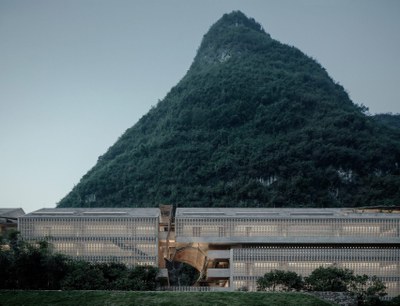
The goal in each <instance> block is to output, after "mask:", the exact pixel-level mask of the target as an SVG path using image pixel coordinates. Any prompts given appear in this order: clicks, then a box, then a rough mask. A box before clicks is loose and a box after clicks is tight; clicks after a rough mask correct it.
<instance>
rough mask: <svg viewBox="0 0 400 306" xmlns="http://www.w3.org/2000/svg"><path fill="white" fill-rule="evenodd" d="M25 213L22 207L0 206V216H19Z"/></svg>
mask: <svg viewBox="0 0 400 306" xmlns="http://www.w3.org/2000/svg"><path fill="white" fill-rule="evenodd" d="M22 215H25V212H24V210H23V209H22V208H0V217H19V216H22Z"/></svg>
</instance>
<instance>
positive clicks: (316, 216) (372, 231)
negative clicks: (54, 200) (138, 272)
mask: <svg viewBox="0 0 400 306" xmlns="http://www.w3.org/2000/svg"><path fill="white" fill-rule="evenodd" d="M173 217H174V218H173ZM19 230H20V231H21V235H22V237H23V238H24V239H26V240H28V241H37V240H40V239H44V238H46V239H47V240H48V241H49V242H51V243H52V245H54V248H55V250H56V251H58V252H62V253H65V254H67V255H70V256H72V257H74V258H79V259H84V260H89V261H97V262H106V261H118V262H122V263H125V264H127V265H129V266H133V265H154V266H158V267H159V268H161V272H162V275H163V276H164V277H168V272H167V271H166V269H165V268H166V263H167V262H168V261H179V262H185V263H187V264H190V265H191V266H193V267H195V268H196V269H197V270H198V271H199V272H200V276H201V277H200V278H199V280H198V283H197V285H205V286H212V287H214V288H215V289H219V290H227V291H229V290H239V289H243V288H246V289H247V290H256V281H257V279H258V278H259V277H261V276H263V275H264V274H265V273H266V272H269V271H271V270H274V269H278V270H286V271H294V272H296V273H298V274H301V275H302V276H303V277H306V276H308V275H309V274H310V273H311V272H312V271H313V270H315V269H316V268H318V267H320V266H325V267H327V266H331V265H335V266H337V267H341V268H348V269H351V270H353V271H354V273H355V274H360V275H361V274H367V275H369V276H373V275H376V276H377V277H379V278H380V279H381V280H382V281H384V282H385V284H386V286H387V292H388V295H389V296H396V295H399V294H400V211H399V210H394V211H389V210H387V211H379V210H376V211H374V210H369V209H365V210H360V209H292V208H291V209H285V208H282V209H272V208H271V209H269V208H265V209H258V208H178V209H177V210H176V213H175V216H173V214H172V207H170V206H163V207H161V208H160V209H158V208H114V209H105V208H92V209H83V208H71V209H66V208H65V209H42V210H39V211H36V212H33V213H30V214H27V215H25V216H22V217H20V218H19Z"/></svg>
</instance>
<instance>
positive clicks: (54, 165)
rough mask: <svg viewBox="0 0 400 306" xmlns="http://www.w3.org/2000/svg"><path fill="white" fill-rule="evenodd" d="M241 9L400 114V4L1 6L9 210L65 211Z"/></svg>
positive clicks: (358, 98)
mask: <svg viewBox="0 0 400 306" xmlns="http://www.w3.org/2000/svg"><path fill="white" fill-rule="evenodd" d="M232 10H241V11H242V12H244V13H245V14H246V15H247V16H249V17H253V18H254V19H256V20H257V21H258V22H259V23H261V24H262V26H263V27H264V29H265V30H266V32H268V33H270V34H271V36H272V37H273V38H275V39H277V40H279V41H281V42H283V43H286V44H289V45H293V46H295V47H297V48H299V49H300V50H302V51H303V52H304V53H306V54H307V55H309V56H312V57H313V58H315V59H316V60H317V61H318V62H319V63H321V64H322V66H324V67H325V68H326V70H327V71H328V73H329V74H330V75H331V77H332V78H333V79H334V80H335V81H336V82H339V83H340V84H341V85H343V86H344V88H345V89H346V90H347V91H348V93H349V94H350V96H351V98H352V100H353V101H354V102H355V103H358V104H364V105H366V106H367V107H369V109H370V112H371V113H382V112H393V113H399V112H400V90H399V86H400V82H399V81H400V59H399V55H400V34H399V33H400V1H398V0H386V1H383V0H381V1H378V0H376V1H367V0H352V1H348V0H326V1H324V0H293V1H289V0H287V1H285V0H275V1H274V0H271V1H268V0H260V1H256V0H253V1H249V0H243V1H232V0H198V1H190V0H181V1H177V0H174V1H168V0H159V1H155V0H143V1H134V0H131V1H128V0H126V1H121V0H109V1H105V0H63V1H62V0H35V1H32V0H26V1H20V0H0V207H1V208H5V207H22V208H23V209H24V210H25V212H31V211H33V210H36V209H39V208H42V207H55V204H56V203H57V202H58V201H59V200H60V199H61V198H62V197H63V196H65V195H66V194H67V193H68V192H69V191H70V190H71V188H72V187H73V186H74V184H77V183H78V182H79V180H80V178H81V177H82V176H83V175H84V174H85V173H86V172H87V171H88V170H89V169H90V168H91V167H92V166H94V164H95V163H96V161H97V158H98V156H100V155H102V154H103V153H104V152H105V151H106V150H107V148H108V147H110V146H111V145H112V144H113V143H115V141H116V140H117V139H118V137H119V136H121V134H122V133H123V132H124V131H125V130H126V129H127V128H129V127H131V126H132V125H134V124H135V123H136V122H137V121H138V119H139V118H140V117H142V116H143V115H144V114H145V113H146V112H147V111H148V110H149V109H150V108H151V106H152V105H155V104H156V103H157V101H158V100H159V99H160V100H161V99H163V98H164V96H165V95H166V93H167V92H168V91H169V90H170V89H171V87H172V86H174V85H175V84H176V83H177V82H178V81H179V80H180V79H181V78H182V77H183V76H184V74H185V73H186V71H187V69H188V68H189V66H190V64H191V62H192V60H193V58H194V56H195V53H196V50H197V48H198V47H199V45H200V42H201V38H202V36H203V35H204V34H205V33H206V32H207V31H208V29H209V27H210V26H211V25H212V24H213V23H214V22H215V21H217V20H218V19H219V18H220V17H221V16H222V15H223V14H224V13H229V12H231V11H232Z"/></svg>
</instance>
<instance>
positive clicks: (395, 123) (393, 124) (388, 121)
mask: <svg viewBox="0 0 400 306" xmlns="http://www.w3.org/2000/svg"><path fill="white" fill-rule="evenodd" d="M373 118H374V119H375V120H376V121H377V122H378V123H380V124H383V125H384V126H386V127H388V128H390V129H394V130H399V131H400V114H377V115H374V116H373ZM399 136H400V135H399Z"/></svg>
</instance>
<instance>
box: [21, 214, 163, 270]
mask: <svg viewBox="0 0 400 306" xmlns="http://www.w3.org/2000/svg"><path fill="white" fill-rule="evenodd" d="M159 217H160V211H159V209H158V208H118V209H112V208H90V209H85V208H68V209H67V208H53V209H41V210H38V211H35V212H32V213H29V214H27V215H25V216H22V217H20V218H19V220H18V226H19V231H20V232H21V236H22V237H23V238H24V239H25V240H27V241H32V242H34V241H38V240H41V239H46V240H47V241H48V242H50V243H51V245H52V246H53V247H54V250H55V251H56V252H60V253H63V254H66V255H69V256H71V257H73V258H76V259H82V260H87V261H93V262H110V261H116V262H121V263H124V264H126V265H128V266H134V265H153V266H157V265H158V226H159Z"/></svg>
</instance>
